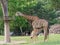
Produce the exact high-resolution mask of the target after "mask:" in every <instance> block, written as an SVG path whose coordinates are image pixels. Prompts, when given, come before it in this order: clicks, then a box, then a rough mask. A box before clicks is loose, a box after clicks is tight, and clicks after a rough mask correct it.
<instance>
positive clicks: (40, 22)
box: [16, 12, 48, 41]
mask: <svg viewBox="0 0 60 45" xmlns="http://www.w3.org/2000/svg"><path fill="white" fill-rule="evenodd" d="M16 16H23V17H25V18H26V19H28V20H30V21H32V27H33V31H32V33H31V38H34V37H37V36H38V34H39V32H40V31H41V30H43V31H44V41H45V40H46V39H47V36H48V22H47V21H46V20H44V19H40V18H39V17H37V16H30V15H25V14H22V13H21V12H16Z"/></svg>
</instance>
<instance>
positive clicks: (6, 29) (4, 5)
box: [0, 0, 10, 43]
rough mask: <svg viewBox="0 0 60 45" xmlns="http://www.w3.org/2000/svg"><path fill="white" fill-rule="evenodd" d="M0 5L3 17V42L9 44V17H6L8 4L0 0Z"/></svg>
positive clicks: (5, 0)
mask: <svg viewBox="0 0 60 45" xmlns="http://www.w3.org/2000/svg"><path fill="white" fill-rule="evenodd" d="M0 1H1V4H2V11H3V16H4V33H5V37H4V38H5V42H6V43H8V42H10V29H9V17H8V4H7V0H0Z"/></svg>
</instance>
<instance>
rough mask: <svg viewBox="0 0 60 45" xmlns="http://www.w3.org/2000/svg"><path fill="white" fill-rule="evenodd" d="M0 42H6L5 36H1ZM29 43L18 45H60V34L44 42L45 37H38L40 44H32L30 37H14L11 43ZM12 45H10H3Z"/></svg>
mask: <svg viewBox="0 0 60 45" xmlns="http://www.w3.org/2000/svg"><path fill="white" fill-rule="evenodd" d="M0 40H1V41H2V40H4V36H0ZM22 40H23V41H27V43H19V44H17V45H60V34H50V35H49V38H48V41H47V42H43V36H38V43H33V42H30V37H29V36H12V37H11V41H16V42H17V41H22ZM3 45H10V44H3Z"/></svg>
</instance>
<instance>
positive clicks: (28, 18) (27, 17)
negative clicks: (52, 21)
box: [22, 14, 39, 21]
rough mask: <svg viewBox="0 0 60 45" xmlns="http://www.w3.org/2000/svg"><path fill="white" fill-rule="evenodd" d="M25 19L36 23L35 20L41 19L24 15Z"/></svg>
mask: <svg viewBox="0 0 60 45" xmlns="http://www.w3.org/2000/svg"><path fill="white" fill-rule="evenodd" d="M22 16H23V17H24V18H26V19H27V20H31V21H34V20H37V19H39V17H37V16H31V15H24V14H23V15H22Z"/></svg>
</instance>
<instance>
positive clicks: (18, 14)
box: [15, 12, 23, 16]
mask: <svg viewBox="0 0 60 45" xmlns="http://www.w3.org/2000/svg"><path fill="white" fill-rule="evenodd" d="M15 15H16V16H23V14H22V13H21V12H16V14H15Z"/></svg>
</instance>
